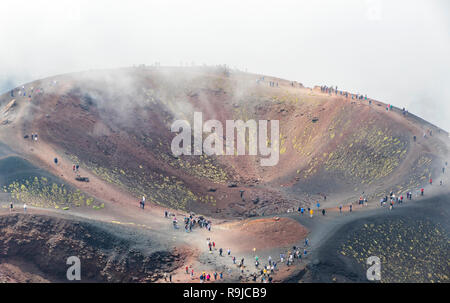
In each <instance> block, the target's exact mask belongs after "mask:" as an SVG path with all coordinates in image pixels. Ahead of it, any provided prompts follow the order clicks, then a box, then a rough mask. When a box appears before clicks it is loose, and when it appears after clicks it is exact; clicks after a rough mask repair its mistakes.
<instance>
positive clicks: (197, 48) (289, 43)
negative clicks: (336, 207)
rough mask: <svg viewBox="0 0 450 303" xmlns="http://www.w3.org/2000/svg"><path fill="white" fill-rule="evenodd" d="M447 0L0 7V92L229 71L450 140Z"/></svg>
mask: <svg viewBox="0 0 450 303" xmlns="http://www.w3.org/2000/svg"><path fill="white" fill-rule="evenodd" d="M449 17H450V1H448V0H423V1H411V0H409V1H400V0H398V1H396V0H391V1H383V0H342V1H336V0H309V1H300V0H297V1H262V0H260V1H248V0H246V1H243V0H238V1H234V0H222V1H215V0H205V1H203V0H192V1H186V0H179V1H174V0H164V1H132V0H126V1H124V0H121V1H112V0H105V1H69V0H54V1H42V0H33V1H28V0H27V1H21V0H2V1H1V2H0V90H1V91H2V92H3V91H6V90H8V89H10V88H12V87H15V86H18V85H19V84H21V83H23V82H28V81H32V80H35V79H39V78H43V77H47V76H52V75H55V74H61V73H67V72H73V71H81V70H88V69H96V68H113V67H121V66H131V65H134V64H141V63H145V64H152V63H154V62H155V61H158V62H160V63H161V65H180V64H184V65H186V64H189V65H190V64H192V62H194V63H195V64H197V65H199V64H203V63H204V64H208V65H215V64H227V65H229V66H230V67H237V68H239V69H241V70H248V71H249V72H255V73H263V74H266V75H271V76H278V77H282V78H286V79H290V80H297V81H299V82H302V83H303V84H305V85H307V86H313V85H316V84H327V85H337V86H338V87H339V88H342V89H345V90H350V91H352V92H355V93H363V94H367V95H368V96H370V97H373V98H376V99H379V100H381V101H385V102H387V103H392V104H394V105H396V106H399V107H406V108H408V109H409V110H410V111H411V112H414V113H416V114H418V115H420V116H422V117H423V118H425V119H426V120H429V121H430V122H432V123H434V124H436V125H438V126H440V127H443V128H444V129H446V130H447V131H450V19H449Z"/></svg>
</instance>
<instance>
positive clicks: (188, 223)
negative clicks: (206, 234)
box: [164, 210, 212, 232]
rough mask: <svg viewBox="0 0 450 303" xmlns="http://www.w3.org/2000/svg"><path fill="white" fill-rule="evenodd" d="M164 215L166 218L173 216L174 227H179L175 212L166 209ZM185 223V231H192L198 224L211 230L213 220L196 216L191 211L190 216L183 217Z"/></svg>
mask: <svg viewBox="0 0 450 303" xmlns="http://www.w3.org/2000/svg"><path fill="white" fill-rule="evenodd" d="M164 217H165V218H170V217H173V218H172V225H173V228H174V229H178V228H179V227H178V220H177V217H176V216H175V214H171V213H170V212H169V211H167V210H165V211H164ZM183 223H184V230H185V232H192V229H193V228H194V227H195V226H196V225H197V226H198V227H199V228H206V229H207V230H208V231H211V227H212V222H211V221H210V220H207V219H206V218H205V217H203V216H198V217H197V216H195V214H193V213H190V214H189V216H187V215H186V216H184V219H183Z"/></svg>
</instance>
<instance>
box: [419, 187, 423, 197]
mask: <svg viewBox="0 0 450 303" xmlns="http://www.w3.org/2000/svg"><path fill="white" fill-rule="evenodd" d="M420 194H421V195H422V196H423V188H421V189H420Z"/></svg>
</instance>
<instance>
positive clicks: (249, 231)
mask: <svg viewBox="0 0 450 303" xmlns="http://www.w3.org/2000/svg"><path fill="white" fill-rule="evenodd" d="M307 234H308V230H307V229H306V228H305V227H303V226H302V225H300V224H299V223H298V222H297V221H295V220H293V219H290V218H277V217H274V218H261V219H254V220H251V219H248V220H243V221H237V222H232V223H224V224H221V225H219V226H216V227H215V234H214V239H215V240H217V241H218V242H220V243H221V245H222V246H223V247H228V246H227V244H229V245H232V246H230V247H233V251H238V252H239V251H252V250H253V249H254V248H256V250H257V251H260V250H269V249H272V248H275V247H279V246H281V247H283V246H289V245H291V244H296V243H300V242H301V241H302V240H303V239H304V238H306V235H307ZM231 243H233V244H231ZM225 249H226V248H225Z"/></svg>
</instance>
